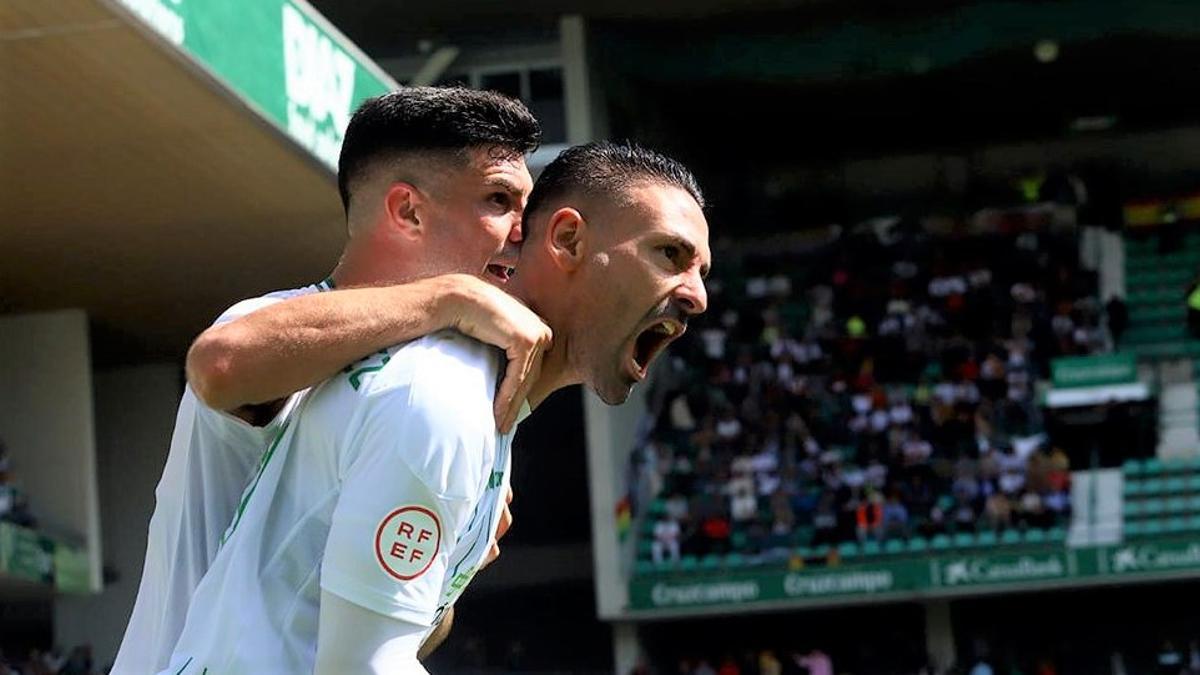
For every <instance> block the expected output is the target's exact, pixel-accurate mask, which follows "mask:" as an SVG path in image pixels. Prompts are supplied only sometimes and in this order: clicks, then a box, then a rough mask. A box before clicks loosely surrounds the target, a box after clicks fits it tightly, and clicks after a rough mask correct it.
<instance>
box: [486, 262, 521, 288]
mask: <svg viewBox="0 0 1200 675" xmlns="http://www.w3.org/2000/svg"><path fill="white" fill-rule="evenodd" d="M516 273H517V268H515V267H509V266H508V265H495V264H493V265H488V266H487V274H488V276H490V277H492V278H493V279H495V280H496V281H498V282H500V283H502V284H506V283H508V280H509V279H512V277H513V275H514V274H516Z"/></svg>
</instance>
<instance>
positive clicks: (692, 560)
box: [679, 555, 700, 572]
mask: <svg viewBox="0 0 1200 675" xmlns="http://www.w3.org/2000/svg"><path fill="white" fill-rule="evenodd" d="M699 568H700V561H699V560H697V559H696V556H694V555H685V556H683V558H681V559H680V560H679V569H681V570H683V571H684V572H694V571H696V570H697V569H699Z"/></svg>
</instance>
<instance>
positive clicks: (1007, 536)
mask: <svg viewBox="0 0 1200 675" xmlns="http://www.w3.org/2000/svg"><path fill="white" fill-rule="evenodd" d="M1000 543H1001V544H1004V545H1005V546H1011V545H1013V544H1019V543H1021V533H1020V532H1018V531H1016V530H1011V529H1010V530H1005V531H1004V532H1002V533H1001V534H1000Z"/></svg>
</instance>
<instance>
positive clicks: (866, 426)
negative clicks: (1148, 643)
mask: <svg viewBox="0 0 1200 675" xmlns="http://www.w3.org/2000/svg"><path fill="white" fill-rule="evenodd" d="M1096 291H1097V289H1096V277H1095V274H1094V273H1091V272H1089V271H1088V270H1085V269H1083V268H1082V267H1081V265H1080V264H1079V263H1078V242H1077V239H1076V237H1075V236H1074V235H1073V234H1071V233H1058V234H1056V233H1051V232H1048V231H1045V230H1039V231H1036V232H1035V231H1032V229H1031V230H1025V231H1022V228H1020V227H1017V228H1015V231H1010V232H1000V233H992V234H984V235H971V236H967V235H958V236H956V235H953V234H946V235H936V236H935V235H929V234H926V233H924V232H923V231H922V229H921V228H920V227H905V226H904V225H903V224H900V225H896V226H893V227H891V228H890V229H888V230H885V231H882V232H881V231H880V230H878V229H872V230H868V231H866V232H860V233H852V234H848V235H845V236H843V237H841V238H840V239H839V240H837V241H835V242H831V243H827V244H825V245H823V246H821V247H819V248H818V249H816V250H814V251H812V252H809V253H807V254H796V253H794V252H792V253H788V254H775V255H758V256H745V257H742V258H741V259H740V261H739V260H738V259H737V258H736V257H735V256H729V255H723V256H722V267H719V268H717V269H716V270H714V278H713V279H711V280H710V284H709V294H710V301H709V310H708V312H707V314H705V315H704V316H702V317H700V318H699V319H698V320H696V321H694V322H693V324H692V325H691V326H689V328H688V332H687V334H686V335H685V336H684V338H683V339H682V340H681V342H680V343H678V344H677V346H676V347H673V348H672V349H673V350H674V357H672V358H666V359H662V360H661V361H662V362H663V363H661V364H660V365H659V366H658V371H657V372H656V374H655V381H654V385H653V389H652V390H651V392H650V393H649V399H650V403H649V415H648V418H647V421H646V424H645V426H644V429H643V434H642V440H641V441H639V447H637V448H635V451H634V452H633V454H632V459H631V462H630V475H629V485H630V486H631V487H630V492H629V496H628V499H629V501H630V502H631V503H632V504H634V507H633V508H634V512H635V513H639V514H644V515H643V517H642V518H641V527H640V530H639V531H640V532H641V533H642V539H641V541H642V542H643V545H642V546H641V556H642V559H643V560H647V559H650V558H652V559H653V561H654V562H656V563H660V562H663V561H666V562H671V561H675V560H678V559H679V558H680V556H686V555H695V556H705V555H708V554H714V553H715V554H727V553H730V552H735V553H742V554H749V555H751V556H756V555H769V554H771V553H773V552H782V551H786V550H788V549H790V548H793V547H796V546H809V545H811V546H820V545H822V544H830V545H833V544H837V543H839V542H855V541H856V542H868V541H876V542H878V541H884V540H887V539H892V538H899V539H904V538H908V537H913V536H922V537H930V536H935V535H938V534H942V533H958V532H973V533H977V532H982V531H985V530H991V531H996V532H1000V531H1003V530H1007V529H1026V528H1047V527H1055V526H1061V525H1063V524H1065V522H1066V519H1067V517H1068V515H1069V509H1070V499H1069V490H1070V485H1069V482H1070V460H1069V459H1068V456H1067V454H1066V453H1065V452H1064V451H1063V450H1061V449H1059V448H1056V447H1055V445H1054V444H1053V442H1052V439H1049V438H1048V437H1047V434H1046V433H1045V427H1044V425H1043V421H1042V413H1041V410H1040V408H1039V406H1038V404H1037V398H1036V396H1037V392H1036V391H1035V385H1036V383H1037V382H1038V381H1039V379H1043V378H1046V377H1048V374H1049V363H1050V360H1051V359H1052V358H1055V357H1058V356H1065V355H1087V354H1093V353H1097V352H1101V351H1105V350H1108V349H1110V348H1111V338H1110V335H1109V333H1108V331H1107V329H1106V326H1105V321H1104V307H1103V305H1102V304H1101V303H1100V301H1099V300H1098V299H1097V292H1096ZM647 539H649V540H650V541H649V545H646V544H645V542H646V540H647Z"/></svg>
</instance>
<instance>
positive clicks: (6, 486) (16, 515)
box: [0, 439, 36, 528]
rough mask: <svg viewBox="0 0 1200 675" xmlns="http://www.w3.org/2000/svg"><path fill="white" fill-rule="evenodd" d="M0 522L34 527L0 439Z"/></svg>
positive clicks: (24, 497) (31, 516)
mask: <svg viewBox="0 0 1200 675" xmlns="http://www.w3.org/2000/svg"><path fill="white" fill-rule="evenodd" d="M0 521H3V522H8V523H13V524H14V525H20V526H22V527H30V528H32V527H34V526H35V525H36V522H35V521H34V519H33V515H32V514H30V512H29V499H28V498H27V497H26V496H25V494H24V493H23V492H21V490H20V489H18V488H17V485H16V483H15V481H14V480H13V473H12V460H11V459H10V458H9V456H8V449H7V448H6V447H5V445H4V440H3V439H0Z"/></svg>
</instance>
